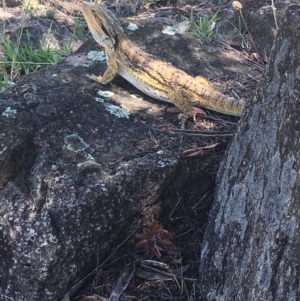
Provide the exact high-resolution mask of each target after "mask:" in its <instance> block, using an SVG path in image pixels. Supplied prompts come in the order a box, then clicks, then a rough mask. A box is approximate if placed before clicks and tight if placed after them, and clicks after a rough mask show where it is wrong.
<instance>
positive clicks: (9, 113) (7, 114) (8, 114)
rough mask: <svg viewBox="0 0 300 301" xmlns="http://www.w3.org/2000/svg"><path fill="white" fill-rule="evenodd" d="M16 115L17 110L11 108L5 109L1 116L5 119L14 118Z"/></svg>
mask: <svg viewBox="0 0 300 301" xmlns="http://www.w3.org/2000/svg"><path fill="white" fill-rule="evenodd" d="M16 113H17V110H13V109H12V108H11V107H7V108H6V110H5V111H4V112H3V113H2V116H5V117H6V118H9V117H14V115H15V114H16Z"/></svg>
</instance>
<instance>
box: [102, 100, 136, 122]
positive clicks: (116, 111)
mask: <svg viewBox="0 0 300 301" xmlns="http://www.w3.org/2000/svg"><path fill="white" fill-rule="evenodd" d="M104 105H105V108H106V110H107V111H108V112H109V113H111V114H112V115H115V116H117V117H118V118H127V119H129V115H130V114H129V112H128V111H127V110H126V109H124V108H120V107H118V106H115V105H112V104H110V103H105V104H104Z"/></svg>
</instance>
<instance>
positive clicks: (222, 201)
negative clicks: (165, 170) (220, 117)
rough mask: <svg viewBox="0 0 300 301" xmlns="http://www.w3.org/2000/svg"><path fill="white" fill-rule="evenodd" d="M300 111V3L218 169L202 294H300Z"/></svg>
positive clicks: (290, 297)
mask: <svg viewBox="0 0 300 301" xmlns="http://www.w3.org/2000/svg"><path fill="white" fill-rule="evenodd" d="M299 113H300V7H299V6H290V7H289V8H288V10H287V13H286V17H285V22H284V24H283V26H282V28H281V29H280V30H279V34H278V37H277V40H276V44H275V49H274V51H273V53H272V55H271V61H270V65H269V67H268V69H267V71H266V74H265V79H264V80H263V82H262V84H261V85H260V87H259V88H258V91H257V93H256V96H255V97H254V99H253V101H252V103H251V102H250V105H248V107H247V108H246V110H245V113H244V116H243V118H242V120H241V122H240V124H239V128H238V131H237V132H236V135H235V137H234V139H233V141H232V145H231V147H230V149H229V151H228V153H227V157H226V159H225V160H224V162H223V164H222V166H221V168H220V170H219V179H218V186H217V191H216V199H215V202H214V206H213V210H212V213H211V218H210V221H209V223H208V226H207V230H206V233H205V239H204V242H203V246H202V252H201V264H200V274H199V275H200V276H199V278H200V279H199V286H198V291H199V298H198V299H199V300H215V301H217V300H218V301H221V300H222V301H223V300H224V301H225V300H230V301H232V300H241V301H245V300H265V301H266V300H276V301H279V300H285V301H287V300H288V301H292V300H300V284H299V277H300V265H299V255H300V236H299V222H300V215H299V204H300V182H299V171H300V151H299V150H300V140H299V130H300V124H299Z"/></svg>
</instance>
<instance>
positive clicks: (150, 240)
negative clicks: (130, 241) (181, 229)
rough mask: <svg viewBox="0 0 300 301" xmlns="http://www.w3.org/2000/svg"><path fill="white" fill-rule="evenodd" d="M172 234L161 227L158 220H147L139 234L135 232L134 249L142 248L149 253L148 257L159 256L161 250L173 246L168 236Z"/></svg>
mask: <svg viewBox="0 0 300 301" xmlns="http://www.w3.org/2000/svg"><path fill="white" fill-rule="evenodd" d="M173 235H174V234H173V233H171V232H168V231H167V230H164V229H163V226H162V224H160V223H159V222H158V221H155V220H154V221H153V222H148V223H147V228H144V229H143V232H142V233H141V234H136V235H135V237H136V238H137V243H136V246H135V247H136V249H138V250H143V251H145V252H146V254H149V258H150V259H152V258H153V257H157V258H161V251H164V250H166V249H168V248H170V247H172V246H173V244H172V242H171V241H170V238H171V237H172V236H173Z"/></svg>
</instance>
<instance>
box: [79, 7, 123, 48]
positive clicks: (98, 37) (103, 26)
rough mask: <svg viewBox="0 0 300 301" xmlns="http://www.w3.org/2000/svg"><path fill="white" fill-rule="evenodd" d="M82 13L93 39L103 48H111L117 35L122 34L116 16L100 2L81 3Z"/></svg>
mask: <svg viewBox="0 0 300 301" xmlns="http://www.w3.org/2000/svg"><path fill="white" fill-rule="evenodd" d="M82 13H83V16H84V18H85V20H86V22H87V24H88V27H89V30H90V32H91V33H92V35H93V38H94V39H95V41H96V42H97V43H98V44H100V45H101V46H103V47H104V48H106V49H107V48H109V49H113V48H114V46H115V44H116V41H117V39H118V36H120V35H123V29H122V27H121V26H120V25H119V22H118V19H117V18H116V16H115V15H114V14H113V13H112V12H110V11H109V10H108V9H107V8H105V7H104V6H103V5H100V4H93V3H89V2H83V3H82Z"/></svg>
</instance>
